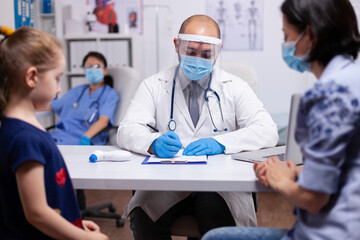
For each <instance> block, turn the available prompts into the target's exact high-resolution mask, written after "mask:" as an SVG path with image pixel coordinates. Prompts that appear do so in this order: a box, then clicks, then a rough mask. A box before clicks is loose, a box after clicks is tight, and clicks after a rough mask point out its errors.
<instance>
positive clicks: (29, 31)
mask: <svg viewBox="0 0 360 240" xmlns="http://www.w3.org/2000/svg"><path fill="white" fill-rule="evenodd" d="M64 67H65V59H64V55H63V53H62V51H61V47H60V44H59V43H58V42H57V41H56V40H55V38H53V37H52V36H50V35H49V34H46V33H45V32H42V31H40V30H37V29H34V28H30V27H23V28H20V29H18V30H17V31H15V32H14V33H13V34H11V35H10V36H9V37H8V38H6V39H4V40H3V41H2V43H1V44H0V121H1V126H0V232H1V238H2V239H51V238H56V239H107V237H106V236H105V235H103V234H102V233H100V229H99V227H98V226H97V225H96V224H95V223H93V222H91V221H82V220H81V218H80V211H79V208H78V205H77V201H76V198H75V194H74V189H73V186H72V183H71V181H70V178H69V173H68V171H67V169H66V166H65V163H64V160H63V158H62V156H61V154H60V152H59V150H58V149H57V147H56V145H55V143H54V141H53V140H52V138H51V136H50V135H49V134H48V133H47V132H46V131H45V129H44V128H43V127H42V126H41V124H40V123H39V122H38V121H37V119H36V117H35V110H40V109H45V108H47V107H48V106H49V104H50V103H51V101H52V100H53V99H54V97H55V95H56V94H57V93H59V92H60V87H59V79H60V77H61V75H62V74H63V70H64Z"/></svg>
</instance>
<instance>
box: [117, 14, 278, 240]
mask: <svg viewBox="0 0 360 240" xmlns="http://www.w3.org/2000/svg"><path fill="white" fill-rule="evenodd" d="M174 45H175V50H176V52H177V54H178V57H179V62H180V64H179V65H178V66H175V67H172V68H170V69H167V70H164V71H161V72H159V73H157V74H155V75H154V76H151V77H149V78H148V79H145V80H144V81H143V82H142V83H141V85H140V86H139V89H138V91H137V93H136V94H135V96H134V98H133V100H132V101H131V104H130V106H129V108H128V111H127V113H126V115H125V117H124V120H123V121H122V122H121V123H120V126H119V130H118V143H119V145H120V146H121V147H122V148H125V149H128V150H131V151H134V152H138V153H141V154H146V155H149V154H152V153H154V154H156V155H158V156H159V157H172V156H174V155H175V154H176V153H177V152H178V151H179V150H180V149H181V148H182V146H185V147H186V148H185V150H184V152H183V154H186V155H205V154H207V155H212V154H220V153H226V154H230V153H235V152H240V151H243V150H255V149H259V148H262V147H272V146H274V145H275V144H276V143H277V141H278V135H277V127H276V125H275V123H274V122H273V121H272V119H271V117H270V115H269V114H268V113H267V112H266V110H265V109H264V108H263V105H262V103H261V102H260V101H259V99H258V98H257V97H256V95H255V94H254V92H253V91H252V89H251V88H250V87H249V86H248V84H247V83H246V82H245V81H243V80H242V79H240V78H238V77H236V76H234V75H232V74H229V73H227V72H225V71H222V70H221V69H218V68H216V67H215V68H214V67H213V66H214V64H215V63H216V60H217V58H218V56H219V54H220V50H221V47H222V41H221V39H220V29H219V27H218V25H217V24H216V22H215V21H214V20H213V19H211V18H210V17H208V16H204V15H194V16H192V17H190V18H188V19H186V20H185V21H184V22H183V24H182V26H181V28H180V31H179V36H178V37H177V38H175V39H174ZM149 126H151V127H152V128H154V129H158V130H159V132H156V131H154V130H153V129H152V128H150V127H149ZM189 208H191V209H193V210H194V214H195V215H196V218H197V222H198V224H199V231H200V233H201V234H205V233H206V232H207V231H209V230H210V229H213V228H215V227H217V226H233V225H235V224H236V225H242V226H255V225H256V218H255V211H254V206H253V201H252V198H251V194H250V193H228V192H227V193H215V192H201V193H200V192H193V193H191V192H148V191H136V192H135V195H134V197H133V198H132V199H131V201H130V203H129V204H128V206H126V207H125V215H127V216H128V215H130V220H131V226H130V227H131V229H132V231H133V233H134V238H135V239H136V240H138V239H171V238H170V233H169V226H170V225H171V224H172V222H173V220H174V219H176V218H177V217H178V216H180V215H181V214H182V213H183V212H184V211H187V210H188V209H189Z"/></svg>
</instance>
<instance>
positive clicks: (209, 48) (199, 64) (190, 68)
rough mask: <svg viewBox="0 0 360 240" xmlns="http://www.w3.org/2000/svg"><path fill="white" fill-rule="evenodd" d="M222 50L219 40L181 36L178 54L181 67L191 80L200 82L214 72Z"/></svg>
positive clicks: (179, 37)
mask: <svg viewBox="0 0 360 240" xmlns="http://www.w3.org/2000/svg"><path fill="white" fill-rule="evenodd" d="M221 48H222V41H221V39H219V38H214V37H208V36H200V35H192V34H179V36H178V54H179V60H180V67H181V69H182V71H183V72H184V73H185V75H186V76H187V77H188V78H189V79H191V80H194V81H196V80H199V79H201V78H203V77H205V76H207V75H208V74H209V73H211V72H212V69H213V66H214V63H215V61H216V59H217V58H218V56H219V54H220V51H221Z"/></svg>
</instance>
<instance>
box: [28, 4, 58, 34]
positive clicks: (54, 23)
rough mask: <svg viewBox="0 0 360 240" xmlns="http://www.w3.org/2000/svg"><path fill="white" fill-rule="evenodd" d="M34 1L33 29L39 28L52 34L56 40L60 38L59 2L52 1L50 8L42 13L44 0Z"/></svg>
mask: <svg viewBox="0 0 360 240" xmlns="http://www.w3.org/2000/svg"><path fill="white" fill-rule="evenodd" d="M33 1H34V5H33V6H34V9H33V11H34V19H35V21H34V27H36V28H39V29H41V30H43V31H45V32H48V33H50V34H52V35H53V36H55V37H57V38H58V39H61V38H62V29H61V26H62V24H61V22H62V17H61V15H62V14H61V1H58V0H52V1H50V2H51V8H50V9H49V10H46V11H44V9H43V7H44V4H43V3H44V0H33Z"/></svg>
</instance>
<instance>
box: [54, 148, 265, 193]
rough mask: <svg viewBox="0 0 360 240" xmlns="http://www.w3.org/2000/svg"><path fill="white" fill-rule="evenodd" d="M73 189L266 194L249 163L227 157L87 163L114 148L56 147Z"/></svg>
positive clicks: (142, 157)
mask: <svg viewBox="0 0 360 240" xmlns="http://www.w3.org/2000/svg"><path fill="white" fill-rule="evenodd" d="M59 149H60V151H61V153H62V155H63V157H64V159H65V162H66V165H67V167H68V170H69V172H70V177H71V179H72V181H73V184H74V187H75V188H77V189H117V190H154V191H168V190H172V191H225V192H226V191H239V192H240V191H241V192H243V191H246V192H262V191H267V190H266V189H265V188H264V187H263V186H262V185H261V184H260V183H259V182H258V181H257V178H256V177H255V174H254V171H253V166H252V164H250V163H246V162H241V161H236V160H233V159H231V156H229V155H223V154H222V155H216V156H209V159H208V163H207V164H206V165H204V164H199V165H196V164H172V165H169V164H165V165H164V164H141V163H142V161H143V160H144V158H145V156H143V155H139V154H133V157H132V159H131V160H130V161H127V162H96V163H90V162H89V156H90V154H91V153H92V152H93V151H95V150H104V151H112V150H117V149H118V148H117V147H115V146H78V145H76V146H59Z"/></svg>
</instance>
